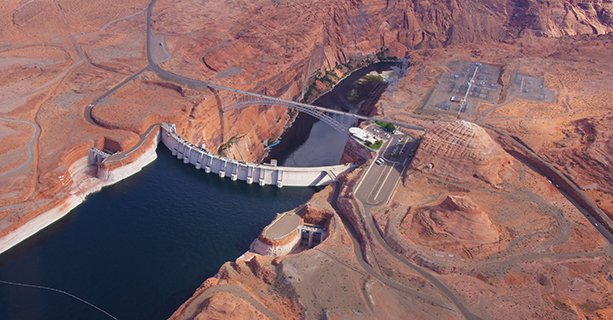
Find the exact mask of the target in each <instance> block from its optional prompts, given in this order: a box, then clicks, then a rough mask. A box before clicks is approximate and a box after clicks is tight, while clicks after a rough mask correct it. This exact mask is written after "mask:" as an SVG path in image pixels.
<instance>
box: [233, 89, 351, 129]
mask: <svg viewBox="0 0 613 320" xmlns="http://www.w3.org/2000/svg"><path fill="white" fill-rule="evenodd" d="M258 105H259V106H282V107H285V108H288V109H293V110H296V111H299V112H302V113H305V114H308V115H310V116H313V117H315V118H317V119H319V120H321V121H323V122H324V123H326V124H327V125H329V126H330V127H332V128H333V129H334V130H336V131H338V132H339V133H342V134H347V133H348V132H349V127H350V126H348V125H345V124H343V123H341V122H340V121H338V120H336V119H335V118H334V117H332V116H330V115H329V113H332V112H329V111H328V109H326V108H321V109H320V108H318V107H317V106H312V105H307V104H303V103H299V102H293V101H287V100H281V99H276V98H268V97H264V96H242V97H241V98H240V99H239V100H238V101H236V102H234V103H232V104H229V105H226V106H224V107H222V110H223V112H227V111H232V110H236V109H242V108H246V107H250V106H258ZM332 114H340V115H344V114H345V112H342V111H339V112H338V113H337V112H333V113H332Z"/></svg>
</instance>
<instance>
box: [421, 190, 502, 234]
mask: <svg viewBox="0 0 613 320" xmlns="http://www.w3.org/2000/svg"><path fill="white" fill-rule="evenodd" d="M417 211H418V212H417V213H416V214H415V215H414V217H413V230H415V231H417V232H416V235H418V236H419V237H420V238H421V239H422V240H424V242H428V243H437V244H442V243H452V244H458V243H461V244H462V245H466V246H474V245H479V244H487V243H494V242H496V241H498V240H500V234H499V232H498V230H497V229H496V226H495V225H494V224H493V223H492V221H491V220H490V218H489V216H488V215H487V213H485V212H484V211H483V210H481V209H480V208H479V206H478V205H477V204H475V203H474V202H473V201H472V200H471V199H470V198H469V197H468V196H453V195H449V196H447V197H446V198H445V199H444V200H443V201H442V202H441V203H439V204H438V205H435V206H432V207H426V208H422V209H418V210H417Z"/></svg>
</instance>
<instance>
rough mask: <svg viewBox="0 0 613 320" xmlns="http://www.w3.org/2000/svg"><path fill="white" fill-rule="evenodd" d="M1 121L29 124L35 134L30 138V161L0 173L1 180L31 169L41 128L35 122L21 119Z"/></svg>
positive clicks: (2, 119)
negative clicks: (28, 168) (27, 168)
mask: <svg viewBox="0 0 613 320" xmlns="http://www.w3.org/2000/svg"><path fill="white" fill-rule="evenodd" d="M0 121H6V122H14V123H20V124H27V125H29V126H31V127H32V128H34V132H33V133H32V137H31V138H30V141H28V160H27V161H26V162H24V163H22V164H20V165H19V166H17V167H15V168H13V169H11V170H8V171H5V172H2V173H0V179H2V178H5V177H8V176H10V175H12V174H14V173H16V172H19V171H21V170H23V169H25V168H26V167H29V166H30V165H32V162H33V161H34V144H35V142H36V139H38V135H39V134H40V127H39V126H38V124H36V123H35V122H30V121H26V120H19V119H11V118H4V117H0Z"/></svg>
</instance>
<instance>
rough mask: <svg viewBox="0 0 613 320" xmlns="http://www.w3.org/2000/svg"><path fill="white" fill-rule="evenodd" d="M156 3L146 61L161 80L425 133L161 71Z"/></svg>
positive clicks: (149, 13)
mask: <svg viewBox="0 0 613 320" xmlns="http://www.w3.org/2000/svg"><path fill="white" fill-rule="evenodd" d="M156 2H157V0H152V1H151V2H150V3H149V6H148V7H147V61H148V67H149V69H150V70H152V71H153V72H155V73H157V75H158V76H160V77H161V78H163V79H166V80H168V81H172V82H176V83H180V84H183V85H186V86H188V87H190V88H193V89H214V90H220V91H228V92H233V93H236V94H240V95H244V96H250V97H253V98H254V99H256V100H258V99H261V100H263V101H267V102H274V103H277V104H279V105H283V106H297V107H303V108H309V109H312V110H317V111H320V112H323V113H332V114H340V115H344V116H350V117H354V118H357V119H360V120H381V121H386V122H390V123H393V124H394V125H396V126H399V127H403V128H407V129H413V130H420V131H425V129H424V128H423V127H420V126H416V125H412V124H408V123H404V122H397V121H393V120H387V119H380V118H375V117H367V116H362V115H359V114H355V113H350V112H344V111H340V110H334V109H329V108H324V107H319V106H314V105H310V104H306V103H300V102H295V101H290V100H285V99H280V98H275V97H270V96H266V95H262V94H258V93H253V92H249V91H244V90H239V89H234V88H230V87H226V86H222V85H217V84H214V83H210V82H206V81H202V80H198V79H192V78H188V77H185V76H182V75H179V74H176V73H173V72H170V71H166V70H164V69H162V68H161V67H160V66H159V65H158V63H157V62H156V61H155V59H154V58H153V55H154V54H153V52H154V50H160V48H158V47H157V46H156V45H155V44H156V41H155V39H154V34H153V18H152V15H153V7H154V6H155V3H156Z"/></svg>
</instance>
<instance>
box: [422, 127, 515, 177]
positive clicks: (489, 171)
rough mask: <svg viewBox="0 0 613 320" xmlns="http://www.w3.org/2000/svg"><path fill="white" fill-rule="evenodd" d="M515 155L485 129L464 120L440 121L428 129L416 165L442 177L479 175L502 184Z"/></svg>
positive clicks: (424, 170)
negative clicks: (507, 150) (509, 153)
mask: <svg viewBox="0 0 613 320" xmlns="http://www.w3.org/2000/svg"><path fill="white" fill-rule="evenodd" d="M511 159H512V158H511V157H510V156H509V155H508V154H507V153H506V152H504V150H503V149H502V148H501V147H500V146H499V145H498V144H497V143H496V142H495V141H494V140H493V139H492V138H491V137H490V136H489V135H488V134H487V132H486V131H485V129H483V128H481V127H480V126H478V125H476V124H474V123H471V122H468V121H464V120H461V121H455V122H444V123H440V124H438V125H437V126H435V127H434V128H432V129H431V130H430V131H428V132H427V133H426V134H425V135H424V137H423V139H422V141H421V143H420V145H419V148H418V149H417V152H416V154H415V158H414V159H413V162H412V166H413V168H416V169H418V170H421V171H423V172H427V173H429V174H432V175H433V176H436V177H438V178H442V179H449V180H452V181H456V182H457V181H466V180H468V179H472V178H477V179H481V180H483V181H485V182H487V183H489V184H491V185H493V186H498V185H499V184H501V183H502V182H503V179H504V175H505V168H506V167H508V166H509V165H510V163H511Z"/></svg>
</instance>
